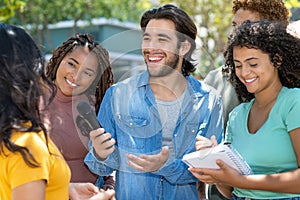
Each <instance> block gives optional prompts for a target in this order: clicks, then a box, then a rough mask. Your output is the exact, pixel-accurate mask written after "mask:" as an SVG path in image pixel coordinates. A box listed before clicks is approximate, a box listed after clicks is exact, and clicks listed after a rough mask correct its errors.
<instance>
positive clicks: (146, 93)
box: [85, 71, 223, 200]
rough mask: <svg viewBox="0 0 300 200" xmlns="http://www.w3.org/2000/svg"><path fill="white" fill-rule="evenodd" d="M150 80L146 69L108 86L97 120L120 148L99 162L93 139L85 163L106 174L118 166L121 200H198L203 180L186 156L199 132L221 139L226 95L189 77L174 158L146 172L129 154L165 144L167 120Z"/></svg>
mask: <svg viewBox="0 0 300 200" xmlns="http://www.w3.org/2000/svg"><path fill="white" fill-rule="evenodd" d="M148 79H149V76H148V72H147V71H146V72H143V73H142V74H139V75H138V76H137V77H134V78H129V79H127V80H125V81H122V82H119V83H117V84H115V85H113V86H112V87H111V88H109V89H108V90H107V92H106V94H105V97H104V99H103V101H102V103H101V108H100V112H99V115H98V120H99V122H100V123H101V125H102V126H103V127H104V128H105V130H106V131H107V132H109V133H111V135H112V137H113V138H114V139H115V140H116V144H115V150H114V152H113V153H112V154H110V155H109V156H108V157H107V158H106V160H104V161H100V160H97V158H96V157H95V155H94V153H93V149H92V148H91V142H90V143H89V147H90V151H89V153H88V154H87V156H86V157H85V163H86V164H87V166H88V167H89V169H90V170H91V171H92V172H94V173H96V174H99V175H101V176H104V175H109V174H111V173H112V172H113V171H115V170H116V183H115V190H116V198H117V199H121V200H126V199H145V200H152V199H153V200H154V199H165V200H172V199H180V200H181V199H190V200H193V199H195V200H196V199H197V200H198V194H197V188H196V182H198V179H196V178H195V177H194V176H193V175H192V174H191V173H190V172H189V171H188V170H187V168H188V166H187V165H186V164H185V163H183V162H182V157H183V155H185V154H187V153H190V152H193V151H195V142H196V136H198V135H202V136H205V137H207V138H210V137H211V136H212V135H215V136H216V138H217V140H218V142H221V140H222V138H223V134H222V133H223V116H222V112H223V108H222V100H221V97H220V96H219V95H218V94H217V93H216V91H215V90H214V89H213V88H211V87H210V86H208V85H206V84H205V83H203V82H201V81H198V80H196V79H195V78H194V77H192V76H187V77H186V80H187V91H186V94H185V97H184V100H183V103H182V105H181V108H180V113H179V117H178V121H177V124H176V127H175V130H174V133H173V138H172V140H173V144H174V151H175V158H169V159H168V160H167V162H166V163H165V164H164V165H163V166H162V167H161V168H160V169H159V170H158V171H155V172H141V171H138V170H135V169H133V168H131V167H130V166H129V165H128V164H127V163H126V161H127V159H126V153H130V154H135V155H139V154H158V153H159V152H160V151H161V149H162V124H161V122H160V117H159V113H158V110H157V107H156V103H155V98H154V95H153V93H152V90H151V87H150V85H149V83H148Z"/></svg>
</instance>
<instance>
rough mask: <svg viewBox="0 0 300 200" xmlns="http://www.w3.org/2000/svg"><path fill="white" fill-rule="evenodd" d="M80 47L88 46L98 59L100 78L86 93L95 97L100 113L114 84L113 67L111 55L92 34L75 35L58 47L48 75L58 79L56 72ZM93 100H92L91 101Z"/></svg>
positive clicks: (47, 69)
mask: <svg viewBox="0 0 300 200" xmlns="http://www.w3.org/2000/svg"><path fill="white" fill-rule="evenodd" d="M78 46H86V47H88V48H89V51H90V52H93V53H94V54H95V55H96V56H97V59H98V68H99V76H97V78H96V79H95V80H94V81H93V83H92V85H91V86H90V87H89V88H88V89H87V91H85V92H84V93H85V94H86V95H87V97H91V96H94V97H95V100H96V101H95V102H94V105H95V111H96V113H98V111H99V107H100V104H101V101H102V99H103V97H104V94H105V92H106V90H107V89H108V88H109V87H110V86H111V85H112V84H113V83H114V79H113V73H112V67H111V64H110V61H109V53H108V52H107V50H106V49H105V48H103V47H102V46H101V45H100V44H99V43H98V42H96V41H94V38H93V36H92V35H90V34H79V33H77V34H75V37H70V38H69V39H68V40H67V41H65V42H63V44H62V45H61V46H59V47H57V48H56V49H55V50H54V51H53V52H52V57H51V59H50V61H49V63H48V64H47V67H46V74H47V77H48V78H49V79H51V80H52V81H54V80H55V79H56V72H57V69H58V67H59V65H60V63H61V61H62V60H63V59H64V57H65V56H66V55H67V54H68V53H70V52H72V51H73V50H74V49H75V48H76V47H78ZM92 99H93V98H91V99H90V101H93V100H92Z"/></svg>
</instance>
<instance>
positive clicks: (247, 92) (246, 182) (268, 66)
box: [191, 21, 300, 200]
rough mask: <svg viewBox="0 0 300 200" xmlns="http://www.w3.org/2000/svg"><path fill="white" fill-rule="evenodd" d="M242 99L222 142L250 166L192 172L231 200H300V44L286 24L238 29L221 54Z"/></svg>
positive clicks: (250, 24) (266, 23) (245, 25)
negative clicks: (246, 170)
mask: <svg viewBox="0 0 300 200" xmlns="http://www.w3.org/2000/svg"><path fill="white" fill-rule="evenodd" d="M224 55H225V60H226V66H227V71H229V72H230V73H231V75H230V76H231V77H230V78H231V81H232V82H233V83H234V85H235V88H236V91H237V94H238V95H239V96H240V97H241V99H242V100H243V103H241V104H240V105H239V106H237V107H236V108H234V109H233V111H232V112H231V113H230V115H229V120H228V123H227V130H226V136H225V140H224V142H225V143H230V144H231V147H232V148H234V149H236V150H237V151H238V152H239V153H240V155H241V156H242V157H243V158H244V160H245V161H246V162H247V163H248V164H249V166H250V167H251V169H252V171H253V175H248V176H245V175H241V174H239V173H238V172H237V171H235V170H234V169H232V168H230V167H229V166H228V165H226V164H225V163H224V162H222V161H221V160H218V161H217V164H218V165H219V167H220V169H219V170H207V169H192V170H191V171H192V172H193V174H194V175H195V176H196V177H197V178H198V179H199V180H201V181H203V182H205V183H210V184H212V183H215V184H216V185H217V187H218V189H219V191H220V192H222V193H223V194H224V195H225V196H226V197H228V198H231V199H233V200H245V199H277V200H278V199H282V200H283V199H284V200H287V199H290V200H299V199H300V168H299V166H300V146H299V144H300V137H299V136H300V121H299V113H300V101H299V99H300V39H299V38H297V37H294V36H293V35H291V34H289V32H288V31H287V29H286V25H285V24H284V23H279V22H278V23H274V22H273V23H272V22H269V21H258V22H250V21H246V22H245V23H243V24H242V25H240V26H239V27H238V28H237V30H236V31H235V32H234V33H233V34H232V36H231V37H230V38H229V41H228V46H227V48H226V51H225V53H224Z"/></svg>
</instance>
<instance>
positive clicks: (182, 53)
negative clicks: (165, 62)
mask: <svg viewBox="0 0 300 200" xmlns="http://www.w3.org/2000/svg"><path fill="white" fill-rule="evenodd" d="M190 49H191V43H190V42H189V41H188V40H185V41H184V42H181V45H180V49H179V55H180V56H185V55H186V54H187V53H188V52H189V50H190Z"/></svg>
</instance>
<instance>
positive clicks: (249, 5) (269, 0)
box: [232, 0, 289, 25]
mask: <svg viewBox="0 0 300 200" xmlns="http://www.w3.org/2000/svg"><path fill="white" fill-rule="evenodd" d="M239 9H244V10H249V11H252V12H257V13H258V14H259V16H260V18H261V19H265V20H269V21H283V23H286V25H287V24H288V20H289V10H288V9H287V8H286V7H285V5H284V2H283V1H282V0H234V1H233V5H232V13H233V15H235V14H236V12H237V11H238V10H239Z"/></svg>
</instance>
